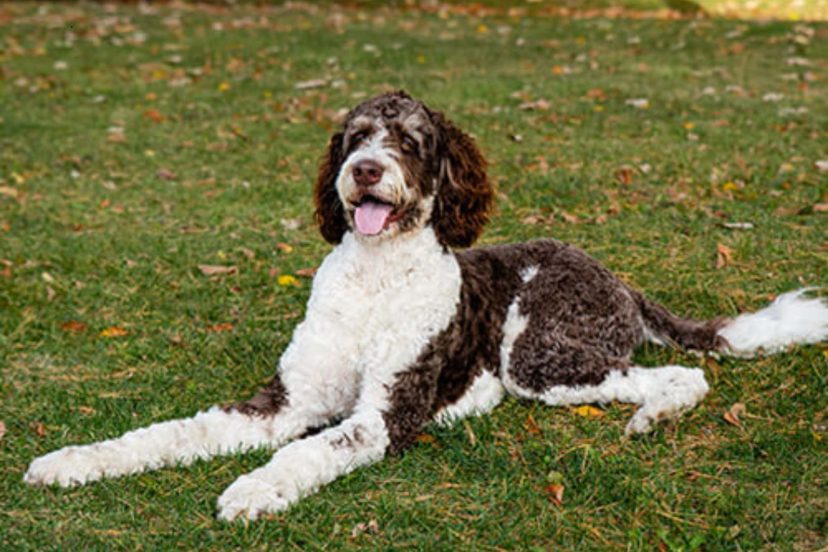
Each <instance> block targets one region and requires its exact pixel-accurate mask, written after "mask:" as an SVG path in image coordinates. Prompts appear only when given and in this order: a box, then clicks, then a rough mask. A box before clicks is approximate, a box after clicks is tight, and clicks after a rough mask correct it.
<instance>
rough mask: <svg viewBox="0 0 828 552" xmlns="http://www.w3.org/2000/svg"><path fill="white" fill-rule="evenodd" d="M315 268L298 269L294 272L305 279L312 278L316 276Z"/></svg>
mask: <svg viewBox="0 0 828 552" xmlns="http://www.w3.org/2000/svg"><path fill="white" fill-rule="evenodd" d="M316 270H317V267H315V266H311V267H308V268H300V269H299V270H297V271H296V275H297V276H303V277H305V278H313V277H314V276H315V275H316Z"/></svg>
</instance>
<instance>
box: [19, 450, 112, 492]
mask: <svg viewBox="0 0 828 552" xmlns="http://www.w3.org/2000/svg"><path fill="white" fill-rule="evenodd" d="M102 474H103V472H102V470H100V469H99V467H98V466H97V465H96V464H95V463H94V462H93V459H92V458H91V457H90V456H89V455H87V454H84V452H83V450H81V447H66V448H62V449H60V450H56V451H54V452H50V453H49V454H46V455H44V456H41V457H39V458H35V459H34V460H32V463H31V464H30V465H29V469H28V470H27V471H26V475H24V476H23V481H25V482H26V483H28V484H30V485H52V484H55V483H57V484H58V485H60V486H61V487H71V486H73V485H83V484H84V483H87V482H89V481H94V480H96V479H100V478H101V475H102Z"/></svg>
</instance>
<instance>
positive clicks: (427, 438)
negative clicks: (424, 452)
mask: <svg viewBox="0 0 828 552" xmlns="http://www.w3.org/2000/svg"><path fill="white" fill-rule="evenodd" d="M435 441H436V439H435V438H434V436H433V435H429V434H428V433H420V434H419V435H417V442H418V443H422V444H424V445H432V444H434V442H435Z"/></svg>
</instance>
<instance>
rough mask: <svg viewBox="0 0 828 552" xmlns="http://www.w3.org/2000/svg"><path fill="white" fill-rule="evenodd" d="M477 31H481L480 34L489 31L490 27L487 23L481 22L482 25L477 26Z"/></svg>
mask: <svg viewBox="0 0 828 552" xmlns="http://www.w3.org/2000/svg"><path fill="white" fill-rule="evenodd" d="M477 32H478V33H480V34H486V33H488V32H489V27H487V26H486V25H484V24H483V23H481V24H480V25H478V26H477Z"/></svg>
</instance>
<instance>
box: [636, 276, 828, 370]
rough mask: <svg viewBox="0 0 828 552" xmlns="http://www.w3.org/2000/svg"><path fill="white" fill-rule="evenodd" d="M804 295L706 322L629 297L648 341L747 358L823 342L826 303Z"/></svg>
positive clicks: (826, 334)
mask: <svg viewBox="0 0 828 552" xmlns="http://www.w3.org/2000/svg"><path fill="white" fill-rule="evenodd" d="M807 291H809V290H808V289H800V290H798V291H793V292H789V293H785V294H782V295H780V296H779V297H777V298H776V300H775V301H774V302H773V303H771V304H770V305H768V306H767V307H765V308H764V309H761V310H759V311H757V312H753V313H746V314H742V315H739V316H737V317H736V318H733V319H726V318H717V319H715V320H710V321H696V320H686V319H682V318H679V317H677V316H675V315H673V314H672V313H670V312H669V311H667V309H665V308H664V307H662V306H661V305H658V304H657V303H654V302H652V301H650V300H649V299H647V298H646V297H644V296H643V295H641V294H640V293H637V292H633V297H634V298H635V300H636V302H637V303H638V307H639V309H640V310H641V317H642V319H643V321H644V327H645V330H646V335H647V338H649V339H650V340H652V341H655V342H656V343H661V344H665V342H666V343H668V344H675V345H678V346H680V347H682V348H684V349H691V350H696V351H719V352H721V353H725V354H728V355H732V356H740V357H750V356H753V355H755V354H757V353H764V354H773V353H778V352H780V351H782V350H784V349H786V348H787V347H788V346H790V345H794V344H797V343H818V342H820V341H825V340H828V303H826V301H825V300H823V299H820V298H813V297H806V296H805V293H806V292H807Z"/></svg>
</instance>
